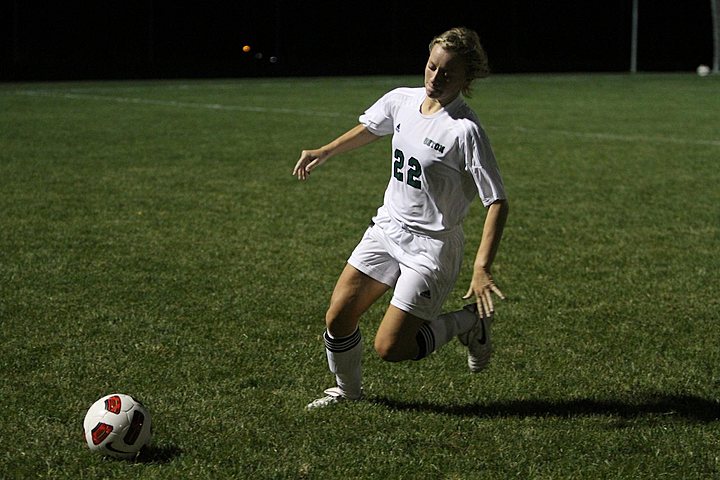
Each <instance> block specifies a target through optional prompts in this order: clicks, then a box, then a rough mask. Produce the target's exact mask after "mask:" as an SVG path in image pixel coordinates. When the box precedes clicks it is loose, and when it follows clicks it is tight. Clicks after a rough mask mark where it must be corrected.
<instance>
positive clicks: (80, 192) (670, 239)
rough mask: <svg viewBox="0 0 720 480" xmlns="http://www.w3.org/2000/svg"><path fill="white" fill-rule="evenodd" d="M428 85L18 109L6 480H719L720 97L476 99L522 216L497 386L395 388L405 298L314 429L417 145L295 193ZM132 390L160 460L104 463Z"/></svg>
mask: <svg viewBox="0 0 720 480" xmlns="http://www.w3.org/2000/svg"><path fill="white" fill-rule="evenodd" d="M420 80H421V79H420V78H419V77H412V78H408V77H406V78H389V77H387V78H386V77H368V78H324V79H304V78H303V79H247V80H222V81H219V80H218V81H176V82H103V83H74V84H66V83H54V84H40V83H34V84H0V289H1V290H0V326H1V327H2V328H1V333H0V336H1V339H2V340H1V341H0V372H1V373H0V412H1V414H0V415H1V416H0V478H7V479H15V478H17V479H26V478H67V479H80V478H87V479H90V478H117V479H127V478H143V479H155V478H164V479H180V478H208V479H218V478H243V479H245V478H253V479H255V478H258V479H259V478H263V479H264V478H288V479H295V478H310V479H327V478H347V479H350V478H352V479H355V478H357V479H368V478H379V479H413V480H415V479H479V478H492V479H510V478H517V479H530V478H532V479H538V478H543V479H566V478H576V479H591V478H593V479H594V478H603V479H620V478H628V479H630V478H632V479H642V478H684V479H707V478H720V448H719V445H720V333H719V330H718V327H717V324H718V321H719V320H720V301H719V300H718V297H719V294H720V288H719V286H720V273H719V271H720V115H719V113H718V112H720V78H716V77H708V78H699V77H697V76H695V75H690V74H687V75H681V74H677V75H636V76H624V75H592V76H582V75H578V76H571V75H563V76H496V77H491V78H490V79H487V80H484V81H482V82H480V83H478V84H477V87H476V91H475V95H474V96H473V97H472V98H471V99H470V100H469V103H470V104H471V105H472V106H473V107H474V108H475V110H476V111H477V112H478V113H479V115H480V117H481V118H482V120H483V123H484V125H485V127H486V129H487V131H488V133H489V135H490V137H491V139H492V142H493V145H494V148H495V152H496V155H497V157H498V160H499V162H500V166H501V169H502V172H503V176H504V179H505V183H506V187H507V190H508V193H509V196H510V203H511V212H510V218H509V223H508V226H507V229H506V234H505V238H504V240H503V244H502V246H501V249H500V253H499V256H498V258H497V260H496V264H495V269H494V273H495V278H496V281H497V283H498V284H499V286H500V287H501V289H503V291H504V292H505V293H506V294H507V295H508V297H509V298H508V300H507V301H505V302H503V303H501V304H500V305H499V306H498V314H497V319H496V322H495V328H494V343H495V346H496V349H495V355H494V358H493V362H492V363H491V367H490V368H489V369H488V370H487V371H486V372H485V373H482V374H479V375H471V374H470V373H468V372H467V370H466V366H465V350H464V348H463V347H462V346H461V345H460V344H459V343H458V342H453V343H451V344H449V345H447V346H446V347H445V348H444V349H442V350H441V351H440V352H438V353H437V354H435V355H432V356H431V357H430V358H428V359H426V360H424V361H422V362H410V363H403V364H389V363H384V362H382V361H381V360H379V359H378V357H377V356H376V355H375V354H374V352H373V350H372V340H371V339H372V337H373V335H374V331H375V329H376V328H377V325H378V322H379V320H380V318H381V315H382V312H383V311H384V309H385V307H386V301H384V302H381V303H380V304H378V305H376V306H375V307H373V309H371V311H369V312H368V314H367V315H366V317H365V319H364V322H363V326H362V328H363V333H364V337H365V349H366V351H365V360H364V370H365V390H366V393H367V397H368V398H367V401H366V402H362V403H358V404H353V405H340V406H338V407H337V408H332V409H327V410H323V411H319V412H312V413H307V412H305V411H304V406H305V405H306V404H307V403H308V402H309V401H310V400H313V399H314V398H316V397H317V396H318V395H319V394H320V393H321V392H322V390H323V389H324V388H326V387H328V386H330V385H331V384H332V379H331V377H330V375H329V373H328V372H327V366H326V362H325V353H324V349H323V344H322V341H321V334H322V331H323V316H324V312H325V308H326V305H327V301H328V298H329V295H330V292H331V290H332V287H333V285H334V282H335V280H336V278H337V275H338V273H339V272H340V270H341V269H342V267H343V265H344V262H345V259H346V258H347V256H348V254H349V253H350V251H351V249H352V248H353V247H354V246H355V244H356V242H357V241H358V240H359V238H360V236H361V234H362V232H363V230H364V228H365V226H366V225H367V222H368V221H369V219H370V217H371V216H372V214H373V213H374V211H375V209H376V208H377V206H378V205H379V204H380V203H381V201H382V194H383V191H384V188H385V184H386V182H387V179H388V178H389V172H390V167H389V155H390V151H389V141H388V140H387V139H385V140H382V141H380V142H376V143H374V144H372V145H370V146H368V147H366V148H365V149H364V150H360V151H357V152H352V153H349V154H347V155H345V156H344V157H337V158H334V159H333V160H331V161H330V162H328V164H327V165H325V166H324V167H323V168H322V169H321V170H318V171H317V172H316V173H315V174H314V175H313V178H312V179H310V181H309V182H307V183H300V182H298V181H297V180H295V179H294V178H293V177H292V176H291V175H290V172H291V169H292V166H293V165H294V163H295V161H296V159H297V157H298V155H299V153H300V150H301V149H302V148H312V147H316V146H319V145H322V144H323V143H325V142H327V141H329V140H331V139H332V138H334V137H335V136H336V135H338V134H340V133H342V132H343V131H345V130H346V129H348V128H350V127H352V126H353V125H355V123H356V121H357V116H358V115H359V113H361V112H362V111H363V110H364V109H365V108H366V107H367V106H369V105H370V104H371V103H372V102H373V101H374V100H375V99H376V98H378V97H379V96H381V95H382V94H383V93H385V92H386V91H387V90H389V89H391V88H393V87H395V86H400V85H412V86H416V85H419V84H420ZM482 219H483V210H482V208H481V205H480V203H479V202H476V204H475V205H474V207H473V210H472V211H471V215H470V217H469V218H468V221H467V222H466V235H467V237H468V245H469V247H470V248H468V252H467V253H466V262H465V266H464V269H463V272H462V274H461V278H460V280H459V282H458V285H457V286H456V288H455V291H454V294H453V295H452V297H451V299H450V300H449V301H448V303H447V305H446V308H447V309H448V310H450V309H455V308H458V307H460V306H461V305H462V304H463V301H462V300H461V298H460V297H461V296H462V294H464V293H465V290H466V288H467V284H468V282H469V278H470V273H471V272H470V267H471V258H472V256H473V254H474V250H475V247H476V245H477V241H478V240H479V236H480V232H481V226H482ZM112 392H123V393H129V394H132V395H135V396H137V397H138V398H140V399H142V400H143V401H144V402H145V403H146V405H147V406H148V407H149V408H150V410H151V411H152V413H153V415H154V427H155V428H154V430H155V436H154V442H153V447H152V448H151V449H150V450H148V451H147V452H146V453H145V454H144V455H143V456H142V457H141V459H140V461H138V462H123V461H114V460H105V459H102V458H101V457H96V456H93V455H91V454H90V453H89V451H88V450H87V448H86V446H85V444H84V440H83V438H82V432H81V430H82V426H81V424H82V419H83V416H84V414H85V411H86V409H87V408H88V407H89V406H90V404H92V403H93V402H94V401H95V400H96V399H97V398H99V397H100V396H102V395H104V394H107V393H112Z"/></svg>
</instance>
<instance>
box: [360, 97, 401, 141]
mask: <svg viewBox="0 0 720 480" xmlns="http://www.w3.org/2000/svg"><path fill="white" fill-rule="evenodd" d="M392 93H393V92H389V93H386V94H385V95H383V97H382V98H380V99H379V100H378V101H377V102H375V103H374V104H373V105H372V106H371V107H370V108H368V109H367V110H365V113H363V114H362V115H360V118H359V121H360V123H361V124H363V125H365V127H366V128H367V129H368V130H369V131H370V133H372V134H374V135H378V136H383V135H390V134H392V133H393V106H392Z"/></svg>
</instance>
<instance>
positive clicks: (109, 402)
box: [83, 393, 152, 459]
mask: <svg viewBox="0 0 720 480" xmlns="http://www.w3.org/2000/svg"><path fill="white" fill-rule="evenodd" d="M83 432H84V434H85V441H86V442H87V444H88V447H90V450H92V451H93V452H97V453H100V454H103V455H109V456H111V457H115V458H122V459H131V458H134V457H135V456H136V455H137V454H138V453H139V452H140V449H141V448H143V447H144V446H145V445H147V444H148V443H150V438H151V437H152V428H151V418H150V412H148V410H147V408H145V406H144V405H143V404H142V403H140V402H139V401H137V400H135V399H134V398H133V397H131V396H130V395H125V394H122V393H113V394H112V395H106V396H104V397H102V398H101V399H100V400H98V401H97V402H95V403H93V404H92V406H91V407H90V409H89V410H88V412H87V414H86V415H85V420H84V421H83Z"/></svg>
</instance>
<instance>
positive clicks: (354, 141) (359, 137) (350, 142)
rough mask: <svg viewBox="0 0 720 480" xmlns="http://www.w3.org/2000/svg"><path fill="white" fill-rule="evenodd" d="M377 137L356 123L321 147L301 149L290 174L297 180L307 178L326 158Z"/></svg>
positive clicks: (369, 141)
mask: <svg viewBox="0 0 720 480" xmlns="http://www.w3.org/2000/svg"><path fill="white" fill-rule="evenodd" d="M378 138H380V137H379V136H377V135H374V134H373V133H370V131H369V130H368V129H367V128H366V127H365V125H362V124H360V125H357V126H355V127H353V128H351V129H350V130H348V131H347V132H345V133H344V134H342V135H340V136H339V137H338V138H336V139H335V140H333V141H332V142H330V143H328V144H327V145H325V146H323V147H320V148H317V149H315V150H303V151H302V153H301V154H300V159H299V160H298V161H297V163H296V164H295V168H293V171H292V174H293V176H296V177H297V178H298V180H307V178H308V177H309V176H310V172H312V171H313V170H315V169H316V168H317V167H319V166H320V165H322V164H323V163H325V161H326V160H327V159H328V158H330V157H332V156H334V155H338V154H340V153H345V152H349V151H350V150H354V149H356V148H359V147H362V146H363V145H367V144H368V143H371V142H374V141H375V140H377V139H378Z"/></svg>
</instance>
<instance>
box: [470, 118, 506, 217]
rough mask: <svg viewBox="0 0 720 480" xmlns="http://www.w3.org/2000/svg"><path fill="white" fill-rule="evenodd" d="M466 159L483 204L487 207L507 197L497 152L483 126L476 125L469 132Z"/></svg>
mask: <svg viewBox="0 0 720 480" xmlns="http://www.w3.org/2000/svg"><path fill="white" fill-rule="evenodd" d="M465 159H466V168H467V169H468V171H469V172H470V174H471V175H472V177H473V180H475V185H476V186H477V189H478V193H479V194H480V199H481V200H482V203H483V205H485V206H486V207H487V206H489V205H491V204H492V203H494V202H496V201H498V200H503V199H505V198H507V197H506V196H505V186H504V185H503V181H502V177H501V176H500V169H499V168H498V164H497V161H496V160H495V154H494V153H493V150H492V147H491V146H490V140H489V139H488V138H487V135H486V134H485V132H484V131H483V130H482V128H480V127H476V128H473V129H471V130H470V131H468V132H467V135H466V136H465Z"/></svg>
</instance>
